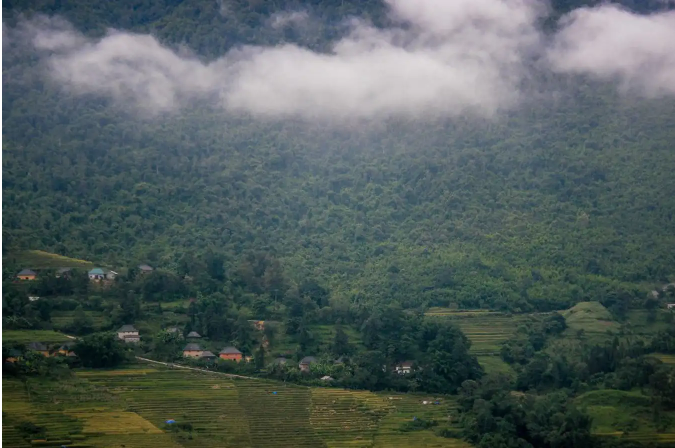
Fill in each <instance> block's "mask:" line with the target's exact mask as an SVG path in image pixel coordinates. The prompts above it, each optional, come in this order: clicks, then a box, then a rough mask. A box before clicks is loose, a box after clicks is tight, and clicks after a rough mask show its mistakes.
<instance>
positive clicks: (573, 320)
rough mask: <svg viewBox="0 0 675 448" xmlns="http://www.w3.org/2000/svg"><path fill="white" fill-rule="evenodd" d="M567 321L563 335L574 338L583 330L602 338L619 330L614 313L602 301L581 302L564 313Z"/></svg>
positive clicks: (592, 335) (588, 334)
mask: <svg viewBox="0 0 675 448" xmlns="http://www.w3.org/2000/svg"><path fill="white" fill-rule="evenodd" d="M562 315H563V317H564V318H565V322H566V323H567V329H566V330H565V332H564V333H563V337H568V338H574V337H577V334H578V333H579V332H580V331H582V332H583V333H584V334H585V336H587V337H590V338H594V339H602V338H605V337H607V336H608V334H609V333H608V332H615V331H617V330H619V328H620V325H619V324H618V323H617V322H615V321H614V318H613V317H612V314H611V313H610V312H609V310H608V309H607V308H605V307H604V306H602V304H601V303H600V302H580V303H577V304H576V305H574V306H573V307H572V308H570V309H568V310H567V311H564V312H563V313H562Z"/></svg>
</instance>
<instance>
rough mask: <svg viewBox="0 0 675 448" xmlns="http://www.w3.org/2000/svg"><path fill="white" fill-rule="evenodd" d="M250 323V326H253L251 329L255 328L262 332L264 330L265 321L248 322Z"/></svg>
mask: <svg viewBox="0 0 675 448" xmlns="http://www.w3.org/2000/svg"><path fill="white" fill-rule="evenodd" d="M249 322H251V325H253V328H255V329H256V330H258V331H263V330H265V321H264V320H249Z"/></svg>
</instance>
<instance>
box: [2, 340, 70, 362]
mask: <svg viewBox="0 0 675 448" xmlns="http://www.w3.org/2000/svg"><path fill="white" fill-rule="evenodd" d="M74 346H75V341H69V342H66V343H64V344H60V345H56V346H51V347H49V346H47V345H46V344H44V343H42V342H31V343H29V344H28V345H26V351H32V352H35V353H39V354H40V355H42V356H65V357H68V358H75V357H77V355H76V354H75V352H74V351H73V347H74ZM22 355H23V352H21V351H20V350H16V349H12V350H10V351H9V357H7V359H6V360H5V362H9V363H14V362H16V360H17V359H18V358H19V357H20V356H22Z"/></svg>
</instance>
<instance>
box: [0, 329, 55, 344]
mask: <svg viewBox="0 0 675 448" xmlns="http://www.w3.org/2000/svg"><path fill="white" fill-rule="evenodd" d="M67 340H68V338H67V337H66V335H64V334H63V333H58V332H56V331H50V330H3V331H2V342H3V344H29V343H31V342H42V343H43V344H56V343H59V342H64V341H67Z"/></svg>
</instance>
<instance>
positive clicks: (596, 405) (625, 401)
mask: <svg viewBox="0 0 675 448" xmlns="http://www.w3.org/2000/svg"><path fill="white" fill-rule="evenodd" d="M575 401H576V404H577V405H578V406H579V407H581V408H582V409H584V410H585V411H586V412H587V413H588V414H589V415H590V416H591V417H592V418H593V426H592V429H591V431H592V432H593V434H595V435H597V436H602V437H619V438H621V439H623V440H629V441H635V442H640V443H645V444H647V446H651V444H654V445H657V444H668V445H667V446H672V444H674V443H675V424H674V423H673V422H675V420H674V419H673V418H674V417H675V412H673V411H664V413H663V415H662V418H663V421H664V422H669V423H666V426H665V427H662V428H657V427H656V426H655V424H654V420H653V411H652V409H651V403H650V397H649V396H647V395H644V394H642V393H641V392H640V391H637V390H635V391H619V390H612V389H603V390H596V391H591V392H587V393H585V394H582V395H580V396H579V397H577V398H576V399H575Z"/></svg>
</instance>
